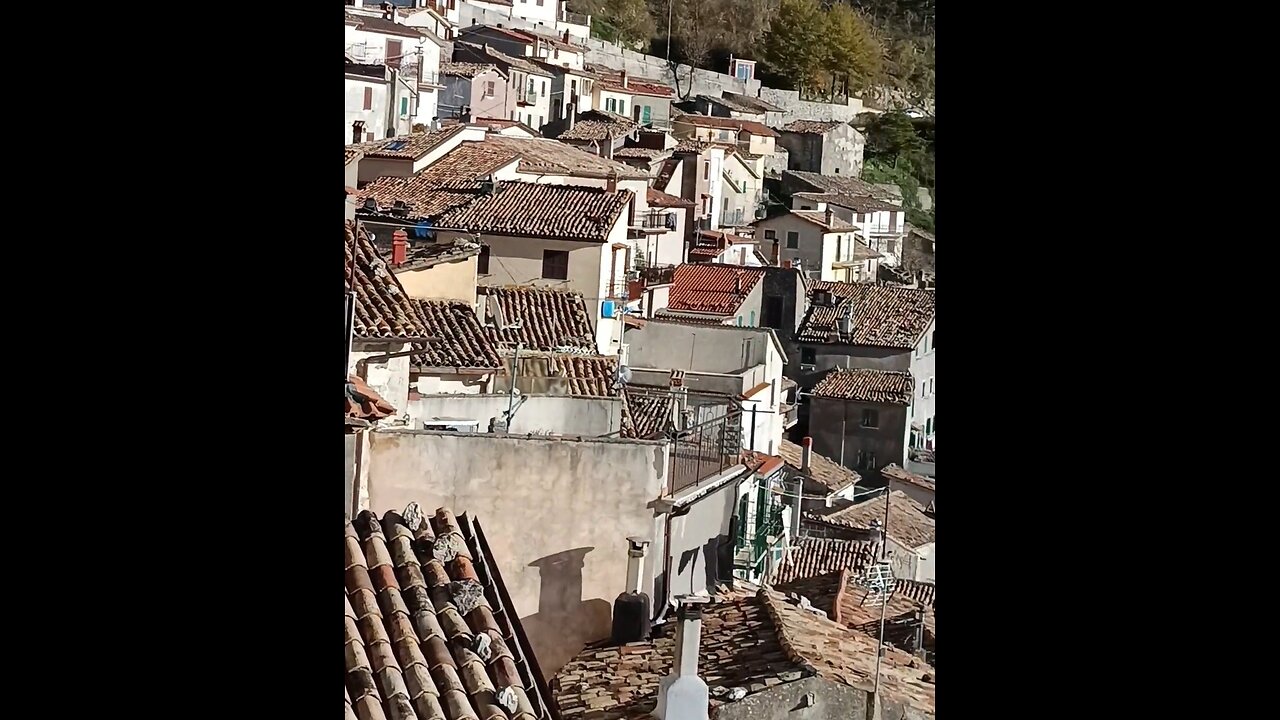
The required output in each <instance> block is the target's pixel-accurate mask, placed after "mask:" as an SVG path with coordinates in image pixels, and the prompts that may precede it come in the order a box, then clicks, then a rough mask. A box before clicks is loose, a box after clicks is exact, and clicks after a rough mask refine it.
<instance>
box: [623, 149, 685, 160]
mask: <svg viewBox="0 0 1280 720" xmlns="http://www.w3.org/2000/svg"><path fill="white" fill-rule="evenodd" d="M613 156H614V157H616V158H635V159H637V160H649V161H651V162H652V161H655V160H660V159H661V160H665V159H666V158H668V157H670V156H671V151H670V150H665V149H663V150H659V149H658V148H647V147H624V148H620V149H618V150H614V151H613Z"/></svg>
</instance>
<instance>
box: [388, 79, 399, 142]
mask: <svg viewBox="0 0 1280 720" xmlns="http://www.w3.org/2000/svg"><path fill="white" fill-rule="evenodd" d="M387 69H388V70H390V71H391V82H390V83H389V84H388V85H387V132H388V133H390V134H389V135H387V137H395V136H396V134H397V133H396V95H398V94H399V92H398V91H399V90H400V72H399V71H398V70H396V69H395V68H387Z"/></svg>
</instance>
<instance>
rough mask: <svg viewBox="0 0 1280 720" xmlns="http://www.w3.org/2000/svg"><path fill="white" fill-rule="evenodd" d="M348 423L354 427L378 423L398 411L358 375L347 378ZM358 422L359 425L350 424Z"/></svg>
mask: <svg viewBox="0 0 1280 720" xmlns="http://www.w3.org/2000/svg"><path fill="white" fill-rule="evenodd" d="M346 395H347V421H348V423H349V424H352V425H356V424H359V425H363V424H367V423H372V422H376V421H378V420H381V419H383V418H388V417H391V416H392V415H395V414H396V409H395V408H394V407H392V405H391V403H389V402H387V401H386V400H384V399H383V398H382V396H381V395H379V394H378V393H377V391H375V390H374V389H373V388H371V387H369V384H368V383H366V382H365V381H364V380H363V379H361V378H360V377H359V376H358V375H348V376H347V393H346ZM352 420H356V421H360V422H359V423H350V421H352Z"/></svg>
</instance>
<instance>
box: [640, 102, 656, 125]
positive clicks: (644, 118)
mask: <svg viewBox="0 0 1280 720" xmlns="http://www.w3.org/2000/svg"><path fill="white" fill-rule="evenodd" d="M652 111H653V109H652V108H650V107H649V106H648V105H645V106H644V112H642V113H640V122H642V123H644V124H645V125H648V124H649V123H650V122H651V120H650V118H651V117H652V115H651V113H652Z"/></svg>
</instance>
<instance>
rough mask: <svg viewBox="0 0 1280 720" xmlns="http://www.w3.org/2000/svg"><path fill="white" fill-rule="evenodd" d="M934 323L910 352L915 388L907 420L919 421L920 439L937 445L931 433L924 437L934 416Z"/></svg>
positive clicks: (930, 324)
mask: <svg viewBox="0 0 1280 720" xmlns="http://www.w3.org/2000/svg"><path fill="white" fill-rule="evenodd" d="M936 323H937V321H936V320H935V321H933V322H930V323H929V327H928V328H926V329H925V332H924V336H923V337H921V339H920V341H919V342H917V343H916V347H915V350H914V351H913V352H912V353H911V376H912V377H913V378H915V381H916V389H915V395H914V397H913V399H912V401H911V409H910V418H911V419H910V420H909V422H918V423H920V427H921V431H920V439H921V440H922V441H923V440H928V441H930V443H932V445H933V446H934V447H936V446H937V443H936V438H935V437H934V436H933V435H930V436H928V437H926V436H925V431H924V428H925V427H926V423H927V421H928V420H929V419H930V418H932V417H933V416H934V406H933V401H934V392H933V387H934V386H935V385H936V383H935V382H934V357H935V355H934V347H933V340H934V336H933V331H934V326H935V324H936ZM935 434H936V433H935ZM921 444H924V443H923V442H922V443H921Z"/></svg>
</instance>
